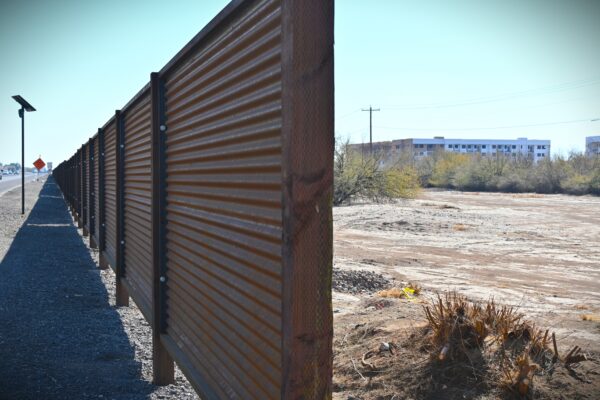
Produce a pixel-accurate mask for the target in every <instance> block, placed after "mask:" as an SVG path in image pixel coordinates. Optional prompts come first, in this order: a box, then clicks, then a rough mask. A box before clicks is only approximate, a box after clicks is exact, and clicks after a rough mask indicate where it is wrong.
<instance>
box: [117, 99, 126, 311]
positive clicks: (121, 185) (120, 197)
mask: <svg viewBox="0 0 600 400" xmlns="http://www.w3.org/2000/svg"><path fill="white" fill-rule="evenodd" d="M115 124H116V125H115V126H116V128H117V140H116V144H117V153H116V154H117V260H116V264H117V265H116V266H115V273H116V275H117V288H116V299H117V300H116V302H117V306H128V305H129V293H128V292H127V288H126V287H125V285H124V284H123V279H125V262H124V261H125V190H124V189H125V132H124V129H123V117H122V115H121V111H120V110H117V111H116V112H115Z"/></svg>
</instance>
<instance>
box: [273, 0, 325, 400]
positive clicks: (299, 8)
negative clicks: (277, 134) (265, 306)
mask: <svg viewBox="0 0 600 400" xmlns="http://www.w3.org/2000/svg"><path fill="white" fill-rule="evenodd" d="M333 3H334V2H333V0H303V1H296V0H282V18H283V31H282V46H283V48H282V140H283V142H282V145H283V154H282V160H283V161H282V163H283V165H282V176H283V187H282V189H283V199H282V200H283V250H282V256H283V310H282V311H283V315H282V316H283V318H282V319H283V321H282V323H283V327H282V332H283V339H282V340H283V346H282V349H283V355H282V358H283V359H282V368H283V386H282V390H281V398H282V399H326V398H331V380H332V360H333V355H332V347H331V346H332V338H333V313H332V308H331V274H332V257H333V254H332V243H333V229H332V210H331V205H332V203H331V202H332V188H333V146H334V124H333V115H334V113H333V105H334V97H333V8H334V5H333Z"/></svg>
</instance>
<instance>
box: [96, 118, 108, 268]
mask: <svg viewBox="0 0 600 400" xmlns="http://www.w3.org/2000/svg"><path fill="white" fill-rule="evenodd" d="M104 186H105V182H104V129H101V128H98V221H97V223H98V224H99V225H98V251H99V253H100V262H99V264H100V269H107V268H108V261H106V257H105V256H104V250H106V214H105V209H104V202H105V201H106V200H105V193H104Z"/></svg>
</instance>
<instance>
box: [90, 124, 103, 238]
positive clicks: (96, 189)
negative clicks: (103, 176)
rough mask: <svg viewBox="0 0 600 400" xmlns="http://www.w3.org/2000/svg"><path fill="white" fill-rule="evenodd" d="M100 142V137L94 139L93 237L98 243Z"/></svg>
mask: <svg viewBox="0 0 600 400" xmlns="http://www.w3.org/2000/svg"><path fill="white" fill-rule="evenodd" d="M99 148H100V141H99V137H98V135H96V136H95V137H94V174H93V175H94V187H93V192H94V194H95V196H94V219H95V221H94V232H92V235H94V238H95V240H96V243H100V220H99V217H98V216H99V215H100V201H99V200H100V199H99V196H100V168H99V165H100V162H101V160H100V151H99Z"/></svg>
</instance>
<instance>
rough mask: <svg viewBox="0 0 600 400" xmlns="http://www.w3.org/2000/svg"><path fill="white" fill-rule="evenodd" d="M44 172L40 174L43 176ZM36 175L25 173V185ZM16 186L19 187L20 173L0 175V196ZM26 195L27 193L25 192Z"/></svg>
mask: <svg viewBox="0 0 600 400" xmlns="http://www.w3.org/2000/svg"><path fill="white" fill-rule="evenodd" d="M43 175H45V174H40V176H43ZM36 177H37V174H32V173H29V174H26V175H25V185H27V182H31V181H32V180H34V179H35V178H36ZM16 187H21V175H17V176H14V175H4V176H2V180H0V196H2V195H3V194H4V193H6V192H8V191H9V190H11V189H13V188H16ZM26 195H27V194H26Z"/></svg>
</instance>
